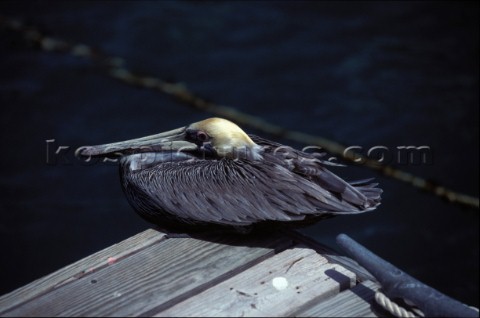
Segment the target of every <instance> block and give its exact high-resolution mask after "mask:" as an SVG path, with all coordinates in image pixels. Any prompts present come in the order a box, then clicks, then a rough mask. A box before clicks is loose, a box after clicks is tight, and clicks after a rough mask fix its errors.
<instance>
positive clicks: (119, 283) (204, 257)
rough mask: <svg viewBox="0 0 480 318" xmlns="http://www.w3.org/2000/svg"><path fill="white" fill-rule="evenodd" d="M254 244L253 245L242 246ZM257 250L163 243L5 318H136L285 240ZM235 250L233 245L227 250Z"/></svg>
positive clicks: (263, 255) (254, 260) (201, 243)
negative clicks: (129, 317)
mask: <svg viewBox="0 0 480 318" xmlns="http://www.w3.org/2000/svg"><path fill="white" fill-rule="evenodd" d="M245 243H246V244H247V245H248V244H251V245H252V244H253V243H252V242H245ZM259 243H261V245H262V247H249V246H242V245H239V242H238V241H235V240H230V241H229V240H228V239H225V240H224V241H223V242H220V243H217V242H208V241H203V240H197V239H191V238H185V239H184V238H174V239H166V240H164V241H162V242H161V243H159V244H153V245H150V246H148V247H146V248H144V249H142V250H140V251H139V252H137V253H134V254H133V255H130V256H129V257H126V258H124V259H122V260H120V261H118V262H116V263H114V264H112V265H110V266H106V267H103V268H100V269H99V270H98V271H95V272H94V273H93V274H90V275H87V276H83V277H80V278H79V279H77V280H75V281H71V282H69V283H68V284H65V285H62V286H60V287H59V288H56V289H54V290H51V291H50V292H48V293H46V294H43V295H40V296H39V297H37V298H34V299H32V300H31V301H29V302H27V303H25V304H23V305H22V306H20V307H16V308H13V309H12V310H9V311H8V312H6V313H4V315H5V316H59V315H60V316H137V315H150V314H151V313H153V312H158V311H161V310H165V309H166V308H168V307H170V306H173V305H174V304H176V303H178V302H180V301H183V300H185V299H187V298H189V297H190V296H191V295H194V294H197V293H199V292H201V291H203V290H205V289H207V288H209V287H211V286H213V285H215V284H217V283H219V282H221V281H223V280H225V279H227V278H228V277H231V276H232V275H236V274H238V273H239V272H242V271H243V270H245V269H246V268H248V267H251V266H253V265H254V264H257V263H258V262H260V261H262V260H263V259H265V258H267V257H269V256H272V255H273V254H274V253H275V252H274V249H275V248H283V249H284V248H286V247H287V246H290V245H291V241H290V240H288V239H285V238H279V237H276V238H272V239H265V240H264V241H262V242H256V244H257V245H258V244H259ZM232 244H236V245H232Z"/></svg>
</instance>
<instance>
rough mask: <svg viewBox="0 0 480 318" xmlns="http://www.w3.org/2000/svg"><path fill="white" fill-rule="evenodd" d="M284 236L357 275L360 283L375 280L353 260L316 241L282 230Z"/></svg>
mask: <svg viewBox="0 0 480 318" xmlns="http://www.w3.org/2000/svg"><path fill="white" fill-rule="evenodd" d="M282 232H283V233H285V235H286V236H288V237H290V238H291V239H292V240H294V241H296V242H298V243H302V244H305V245H307V246H308V247H310V248H312V249H314V250H315V251H317V253H320V254H322V255H323V256H325V257H326V258H327V259H328V261H329V262H331V263H335V264H339V265H341V266H342V267H345V268H346V269H348V270H350V271H352V272H354V273H355V274H356V275H357V278H358V279H359V280H360V281H364V280H372V281H374V280H375V277H373V276H372V274H370V273H369V272H368V271H367V270H366V269H365V268H363V267H362V266H360V265H359V264H358V263H357V262H356V261H354V260H353V259H351V258H349V257H347V256H343V255H341V254H340V253H338V252H337V251H335V250H334V249H332V248H330V247H329V246H326V245H324V244H322V243H320V242H318V241H315V240H314V239H313V238H311V237H308V236H306V235H304V234H303V233H300V232H299V231H295V230H283V231H282Z"/></svg>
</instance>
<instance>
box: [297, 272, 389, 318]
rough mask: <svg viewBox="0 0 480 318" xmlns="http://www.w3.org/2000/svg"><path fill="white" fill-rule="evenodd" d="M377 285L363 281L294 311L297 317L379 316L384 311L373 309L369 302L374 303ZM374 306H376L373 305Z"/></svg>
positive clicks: (382, 314) (383, 313)
mask: <svg viewBox="0 0 480 318" xmlns="http://www.w3.org/2000/svg"><path fill="white" fill-rule="evenodd" d="M378 288H379V285H378V284H377V283H374V282H372V281H365V282H362V283H361V284H358V285H356V286H355V287H353V288H352V289H349V290H346V291H343V292H341V293H340V294H338V295H336V296H335V297H332V298H330V299H327V300H326V301H324V302H321V303H319V304H317V305H315V306H312V307H310V308H308V309H305V310H303V311H299V312H297V313H295V316H297V317H379V314H380V315H381V316H385V314H386V313H385V312H382V311H377V312H376V311H374V308H372V305H371V304H375V291H376V290H378ZM374 307H376V306H375V305H374Z"/></svg>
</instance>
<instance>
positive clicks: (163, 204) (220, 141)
mask: <svg viewBox="0 0 480 318" xmlns="http://www.w3.org/2000/svg"><path fill="white" fill-rule="evenodd" d="M80 153H81V154H82V155H84V156H111V155H112V154H122V155H123V156H122V158H121V160H120V176H121V182H122V186H123V189H124V191H125V194H126V196H127V198H128V200H129V202H130V203H131V205H132V206H133V207H134V209H135V210H136V211H137V212H138V213H139V214H140V215H141V216H142V217H144V218H145V219H147V220H148V221H150V222H153V223H156V224H158V225H160V226H172V225H179V224H180V225H191V226H194V227H198V226H199V225H209V224H214V225H223V226H233V227H236V228H238V227H248V226H251V225H255V224H261V223H266V222H281V223H282V224H283V223H294V224H297V223H303V222H308V221H315V220H317V219H320V218H322V217H325V216H331V215H336V214H354V213H361V212H366V211H371V210H373V209H375V208H376V207H377V206H378V205H379V204H380V195H381V193H382V190H381V189H379V188H377V187H376V184H375V183H369V180H365V181H362V182H358V183H348V182H346V181H344V180H343V179H341V178H339V177H338V176H336V175H335V174H333V173H332V172H330V171H329V170H328V169H326V167H325V165H326V164H327V163H326V162H323V161H322V160H320V159H319V158H318V157H317V156H314V155H312V154H308V153H305V152H302V151H298V150H295V149H293V148H291V147H286V146H283V145H281V144H278V143H275V142H272V141H269V140H266V139H263V138H260V137H257V136H254V135H247V134H245V133H244V132H243V131H242V130H241V129H240V128H239V127H238V126H236V125H235V124H233V123H231V122H229V121H226V120H224V119H220V118H211V119H207V120H204V121H201V122H199V123H195V124H192V125H190V126H188V127H185V128H180V129H176V130H174V131H171V132H167V133H163V134H158V135H154V136H149V137H144V138H140V139H137V140H132V141H127V142H121V143H114V144H107V145H100V146H90V147H85V148H84V149H83V150H82V151H81V152H80Z"/></svg>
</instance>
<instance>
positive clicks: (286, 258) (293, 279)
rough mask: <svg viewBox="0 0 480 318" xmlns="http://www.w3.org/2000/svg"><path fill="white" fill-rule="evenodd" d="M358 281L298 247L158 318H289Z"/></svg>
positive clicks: (175, 307) (162, 313) (206, 291)
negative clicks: (175, 317) (283, 317)
mask: <svg viewBox="0 0 480 318" xmlns="http://www.w3.org/2000/svg"><path fill="white" fill-rule="evenodd" d="M354 282H355V274H353V273H352V272H350V271H348V270H346V269H344V268H343V267H341V266H339V265H336V264H330V263H327V259H325V258H324V257H322V256H321V255H319V254H317V253H316V252H315V251H314V250H311V249H308V248H305V247H304V246H297V247H295V248H292V249H288V250H286V251H284V252H282V253H280V254H278V255H275V256H274V257H271V258H269V259H267V260H265V261H263V262H261V263H259V264H258V265H256V266H254V267H252V268H250V269H248V270H246V271H244V272H242V273H240V274H238V275H236V276H234V277H232V278H230V279H228V280H226V281H224V282H222V283H220V284H218V285H216V286H214V287H212V288H210V289H208V290H205V291H204V292H202V293H200V294H198V295H196V296H193V297H191V298H189V299H186V300H185V301H183V302H181V303H178V304H176V305H175V306H173V307H171V308H169V309H167V310H164V311H160V312H158V313H157V314H156V316H177V317H178V316H180V317H190V316H287V315H290V314H291V313H292V312H294V311H296V310H297V309H298V308H299V307H303V306H308V304H309V303H311V302H317V301H320V300H321V299H325V298H327V297H329V296H332V295H334V294H336V293H338V292H339V290H342V289H345V288H349V287H350V286H351V285H353V284H354Z"/></svg>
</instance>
